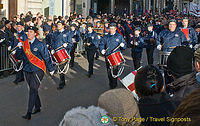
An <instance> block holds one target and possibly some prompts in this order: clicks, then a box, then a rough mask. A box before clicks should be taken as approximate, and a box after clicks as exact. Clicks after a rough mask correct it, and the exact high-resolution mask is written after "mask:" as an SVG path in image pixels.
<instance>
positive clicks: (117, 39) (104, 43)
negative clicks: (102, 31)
mask: <svg viewBox="0 0 200 126" xmlns="http://www.w3.org/2000/svg"><path fill="white" fill-rule="evenodd" d="M109 31H110V32H109V34H108V35H105V36H104V37H103V38H102V39H101V42H100V46H99V49H100V52H101V53H102V54H103V55H105V56H106V59H105V62H106V68H107V73H108V78H109V86H110V88H111V89H114V88H116V87H117V78H114V77H113V75H112V71H113V74H115V75H116V74H117V73H118V66H116V67H113V70H112V69H111V65H110V63H109V61H108V59H107V56H109V55H111V54H112V53H116V52H120V51H121V50H124V49H126V42H125V40H124V38H123V37H122V36H121V35H120V34H118V33H116V24H115V23H111V24H110V27H109Z"/></svg>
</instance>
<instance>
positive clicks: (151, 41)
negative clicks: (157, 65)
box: [144, 24, 158, 65]
mask: <svg viewBox="0 0 200 126" xmlns="http://www.w3.org/2000/svg"><path fill="white" fill-rule="evenodd" d="M157 37H158V35H157V33H156V32H155V31H154V30H153V24H148V25H147V32H146V34H145V36H144V41H145V44H146V54H147V60H148V64H149V65H153V61H154V60H153V53H154V49H155V47H156V41H157V40H158V39H157Z"/></svg>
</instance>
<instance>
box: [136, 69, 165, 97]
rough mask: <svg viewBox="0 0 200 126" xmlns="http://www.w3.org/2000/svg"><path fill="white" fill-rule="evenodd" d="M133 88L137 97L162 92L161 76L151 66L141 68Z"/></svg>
mask: <svg viewBox="0 0 200 126" xmlns="http://www.w3.org/2000/svg"><path fill="white" fill-rule="evenodd" d="M135 88H136V93H137V94H138V96H139V97H143V96H149V95H154V94H159V93H161V92H163V91H164V81H163V77H162V74H161V73H160V71H159V70H158V69H157V68H156V67H154V66H152V65H149V66H146V67H144V68H141V69H140V70H139V71H138V72H137V74H136V77H135Z"/></svg>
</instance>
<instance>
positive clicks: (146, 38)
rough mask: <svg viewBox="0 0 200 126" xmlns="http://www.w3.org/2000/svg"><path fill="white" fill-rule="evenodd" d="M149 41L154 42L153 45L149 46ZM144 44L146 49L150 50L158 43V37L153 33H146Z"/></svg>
mask: <svg viewBox="0 0 200 126" xmlns="http://www.w3.org/2000/svg"><path fill="white" fill-rule="evenodd" d="M150 39H154V40H155V44H151V42H150ZM144 42H145V45H146V48H150V47H152V46H156V43H158V35H157V33H156V32H155V31H151V32H150V31H148V32H147V33H146V34H145V36H144Z"/></svg>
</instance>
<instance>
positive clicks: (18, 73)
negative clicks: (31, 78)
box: [15, 70, 24, 82]
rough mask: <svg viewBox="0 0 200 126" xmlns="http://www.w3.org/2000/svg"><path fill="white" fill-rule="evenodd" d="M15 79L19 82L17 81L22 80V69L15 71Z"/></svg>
mask: <svg viewBox="0 0 200 126" xmlns="http://www.w3.org/2000/svg"><path fill="white" fill-rule="evenodd" d="M15 77H16V78H15V81H17V82H19V81H22V80H24V73H23V70H20V71H18V72H17V73H16V75H15Z"/></svg>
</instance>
